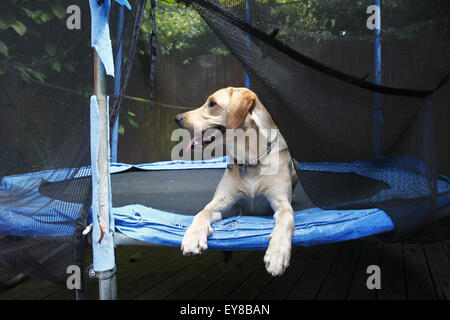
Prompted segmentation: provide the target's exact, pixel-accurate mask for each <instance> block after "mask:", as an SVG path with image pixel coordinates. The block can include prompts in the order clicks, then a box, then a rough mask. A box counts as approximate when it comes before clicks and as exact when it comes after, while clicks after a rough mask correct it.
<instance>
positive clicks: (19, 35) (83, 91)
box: [0, 1, 93, 284]
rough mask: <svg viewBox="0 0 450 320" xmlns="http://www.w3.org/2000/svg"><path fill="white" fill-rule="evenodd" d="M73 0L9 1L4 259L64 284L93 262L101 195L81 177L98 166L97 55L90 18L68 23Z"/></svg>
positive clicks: (0, 236) (0, 76)
mask: <svg viewBox="0 0 450 320" xmlns="http://www.w3.org/2000/svg"><path fill="white" fill-rule="evenodd" d="M13 2H14V4H13ZM71 4H72V3H71V2H70V1H61V2H59V3H58V4H50V3H49V2H46V1H32V2H31V1H3V2H2V3H1V4H0V12H1V14H0V24H1V25H2V27H1V28H0V29H1V30H0V39H1V40H0V47H2V50H1V51H2V54H0V122H1V126H0V137H1V138H0V155H1V156H0V181H1V183H0V264H1V265H2V266H4V267H7V268H9V269H11V270H14V271H15V272H21V273H24V274H26V275H29V276H33V277H38V278H41V279H45V280H49V281H53V282H57V283H61V284H63V283H65V282H66V278H67V276H68V275H67V274H66V270H67V267H68V266H69V265H78V266H80V267H82V268H83V259H84V253H83V239H82V237H81V232H82V231H83V230H84V228H85V226H86V222H87V217H88V213H89V208H90V203H91V192H90V189H91V182H90V178H88V179H86V180H84V182H83V183H79V181H78V180H77V179H75V178H76V177H80V176H89V174H90V169H89V168H88V167H87V166H89V165H90V151H89V96H90V94H91V93H92V89H91V88H92V71H91V70H92V64H93V63H92V61H93V57H92V49H91V48H90V30H89V28H87V25H85V24H83V25H82V28H81V29H79V30H78V29H74V30H69V29H68V28H67V27H66V8H67V7H69V6H70V5H71ZM79 8H80V9H81V11H80V14H81V16H82V17H83V18H84V19H85V20H86V21H85V23H87V21H88V19H87V18H88V17H89V5H88V3H87V2H83V3H82V4H79ZM80 70H84V71H83V72H79V71H80ZM53 182H59V184H58V188H54V187H52V186H51V183H53ZM69 195H70V196H69Z"/></svg>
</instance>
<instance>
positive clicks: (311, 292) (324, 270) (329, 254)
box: [287, 243, 342, 300]
mask: <svg viewBox="0 0 450 320" xmlns="http://www.w3.org/2000/svg"><path fill="white" fill-rule="evenodd" d="M341 246H342V244H341V243H334V244H329V245H326V246H324V247H323V249H322V250H320V251H319V252H318V253H317V255H315V256H314V258H313V261H312V262H311V264H310V265H309V266H308V268H307V270H306V271H305V272H304V274H303V275H302V276H301V277H300V279H299V281H298V282H297V283H296V285H295V287H294V288H293V289H292V291H291V292H289V294H288V296H287V299H289V300H292V299H295V300H301V299H307V300H312V299H315V298H316V297H317V294H318V293H319V291H320V289H321V287H322V285H323V283H324V281H325V279H326V277H327V275H328V273H329V271H330V269H331V267H332V266H333V264H334V262H335V260H336V257H337V255H338V253H339V251H340V248H341Z"/></svg>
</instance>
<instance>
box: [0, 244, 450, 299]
mask: <svg viewBox="0 0 450 320" xmlns="http://www.w3.org/2000/svg"><path fill="white" fill-rule="evenodd" d="M448 248H449V243H448V241H446V242H434V243H425V244H410V243H381V242H378V241H376V240H374V239H364V240H355V241H349V242H344V243H335V244H330V245H321V246H313V247H306V248H300V247H296V248H294V250H293V256H292V260H291V266H290V267H289V268H288V270H287V271H286V273H285V274H284V275H283V276H281V277H278V278H272V277H271V276H269V275H268V274H267V273H266V271H265V269H264V266H263V254H264V252H263V251H240V252H233V255H232V259H231V260H230V261H229V262H228V263H225V262H224V256H223V254H222V252H219V251H210V252H206V253H204V254H202V255H200V256H196V257H184V256H182V254H181V252H180V250H179V249H178V248H166V247H119V248H117V249H116V260H117V265H118V272H117V285H118V298H119V299H158V300H159V299H189V300H192V299H204V300H209V299H219V300H222V299H235V300H239V299H270V300H278V299H308V300H309V299H318V300H329V299H350V300H359V299H364V300H373V299H377V300H384V299H409V300H411V299H430V300H437V299H446V292H447V285H448V278H449V269H448V257H449V252H448ZM89 254H90V253H89V252H88V254H87V256H88V257H89V258H88V259H87V263H90V262H91V260H92V259H91V258H90V255H89ZM369 265H379V266H380V269H381V289H380V290H368V289H367V286H366V280H367V278H368V277H369V275H368V274H366V269H367V267H368V266H369ZM87 288H88V297H89V299H97V298H98V292H97V290H98V289H97V288H98V286H97V281H96V280H91V279H88V280H87ZM0 299H74V293H73V292H72V291H69V290H68V289H66V288H65V287H61V286H58V285H55V284H52V283H49V282H46V281H41V280H37V279H28V280H26V281H25V282H23V283H22V284H20V285H19V286H17V287H15V288H12V289H10V290H8V291H4V292H0Z"/></svg>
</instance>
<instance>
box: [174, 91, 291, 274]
mask: <svg viewBox="0 0 450 320" xmlns="http://www.w3.org/2000/svg"><path fill="white" fill-rule="evenodd" d="M175 121H176V123H177V125H178V126H179V127H181V128H185V129H188V130H190V131H191V132H194V130H196V129H198V128H200V132H202V133H205V132H206V131H207V130H208V129H217V130H215V131H216V132H221V133H225V135H224V137H223V139H224V140H222V143H224V144H225V149H226V150H227V155H228V156H229V158H230V159H232V161H231V163H230V165H229V166H228V169H226V170H225V173H224V175H223V177H222V179H221V180H220V182H219V184H218V186H217V189H216V192H215V194H214V197H213V199H212V200H211V202H209V203H208V204H207V205H206V206H205V208H204V209H203V210H202V211H200V212H199V213H198V214H196V215H195V217H194V219H193V222H192V224H191V226H190V227H189V228H188V230H187V231H186V234H185V235H184V238H183V241H182V245H181V250H182V251H183V254H184V255H193V254H199V253H201V252H202V251H203V250H206V249H207V248H208V245H207V238H208V236H209V235H211V234H212V228H211V224H212V223H214V222H216V221H218V220H220V219H222V217H223V212H224V211H225V210H227V209H228V208H230V207H231V206H233V205H236V204H237V205H240V206H242V208H243V209H244V210H248V209H249V208H250V211H251V210H252V208H253V207H252V204H254V200H255V199H256V197H257V196H258V197H260V196H262V197H264V198H265V199H266V200H267V201H268V203H269V204H270V206H271V207H272V209H273V212H275V214H274V218H275V222H276V223H275V227H274V229H273V231H272V233H271V235H270V241H269V246H268V248H267V250H266V253H265V256H264V263H265V266H266V270H267V271H268V272H269V274H271V275H273V276H277V275H281V274H282V273H283V272H284V271H285V269H286V268H287V267H288V266H289V261H290V257H291V242H292V234H293V231H294V216H293V210H292V206H291V201H292V195H293V190H294V189H295V186H296V184H297V175H296V172H295V169H294V165H293V162H292V159H291V156H290V153H289V150H288V147H287V145H286V142H285V140H284V139H283V137H282V136H281V134H280V133H279V131H278V129H277V126H276V125H275V123H274V121H273V120H272V118H271V116H270V114H269V113H268V112H267V110H266V108H265V107H264V106H263V104H262V103H261V101H260V100H259V99H258V97H257V96H256V94H255V93H254V92H252V91H250V90H248V89H247V88H232V87H229V88H224V89H221V90H218V91H217V92H215V93H214V94H212V95H211V96H210V97H209V98H208V99H207V100H206V102H205V104H204V105H203V106H201V107H200V108H198V109H195V110H192V111H189V112H185V113H182V114H179V115H177V116H176V117H175ZM237 129H241V131H240V132H241V134H242V132H247V131H253V132H255V133H256V135H255V136H256V142H255V140H254V141H250V143H249V140H248V139H247V140H239V139H238V138H236V136H233V135H231V134H230V132H235V131H237ZM249 129H250V130H249ZM230 130H233V131H230ZM201 136H203V138H202V137H201ZM205 136H206V134H202V135H200V137H199V136H197V137H194V139H192V141H191V143H190V145H189V147H190V146H191V145H192V144H197V143H199V140H200V143H202V145H203V146H206V145H208V144H210V143H211V142H212V141H215V140H216V142H217V141H220V140H219V137H216V136H214V135H211V134H209V135H208V137H205ZM237 136H239V135H237ZM236 140H238V142H237V143H232V142H234V141H236ZM256 144H257V145H258V147H252V146H253V145H256ZM261 146H264V147H261ZM248 204H249V205H250V207H249V206H248Z"/></svg>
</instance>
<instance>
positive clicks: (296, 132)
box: [189, 0, 449, 236]
mask: <svg viewBox="0 0 450 320" xmlns="http://www.w3.org/2000/svg"><path fill="white" fill-rule="evenodd" d="M189 3H191V4H192V6H193V7H194V8H195V9H196V10H197V11H198V12H199V13H200V15H201V16H202V18H203V19H204V20H205V21H206V22H207V23H208V25H209V26H210V27H211V29H213V30H214V32H215V33H216V34H217V36H218V37H219V38H220V40H221V41H222V42H223V43H225V45H226V46H227V48H228V49H229V50H230V51H231V52H232V54H233V55H234V56H235V57H237V59H238V60H239V61H240V62H241V63H242V64H243V65H244V66H245V68H246V71H247V72H248V74H249V75H250V83H251V89H252V90H254V91H255V92H256V93H257V94H258V95H259V97H260V99H261V100H262V102H263V104H264V105H265V106H266V108H267V109H268V110H269V112H270V113H271V115H272V116H273V118H274V120H275V122H276V123H277V125H278V126H279V128H280V130H281V133H282V134H283V136H284V137H285V139H286V141H287V143H288V146H289V148H290V151H291V154H292V155H293V157H294V158H295V159H296V160H297V161H298V162H299V163H300V164H299V166H298V170H297V173H298V176H299V178H300V182H301V183H302V185H303V187H304V189H305V191H306V193H307V194H308V196H309V197H310V199H311V200H312V201H313V202H314V203H315V204H316V205H317V206H319V207H322V208H355V207H378V208H382V209H384V210H385V211H386V212H388V214H389V215H390V216H391V218H392V220H393V221H394V224H395V226H396V235H397V236H400V235H403V234H405V233H407V232H410V231H413V230H415V229H416V228H417V227H419V226H423V224H424V223H425V222H427V221H428V219H430V218H431V217H432V213H433V212H434V210H435V209H436V208H435V204H436V190H437V189H436V170H437V169H436V154H435V150H436V149H435V138H434V126H433V106H432V98H431V91H430V90H428V89H433V88H435V87H436V86H438V84H439V80H440V79H442V78H443V77H444V76H445V72H448V68H447V67H448V61H446V60H445V59H446V58H442V57H441V59H439V62H437V61H429V60H426V61H427V62H429V63H431V64H432V65H433V68H430V65H428V67H427V69H428V70H430V69H433V72H430V71H428V72H426V73H425V74H421V76H420V80H417V75H416V74H415V72H417V70H413V69H415V68H411V69H409V68H401V67H400V68H399V67H392V68H391V69H389V68H387V69H388V71H387V72H386V73H387V74H388V76H391V77H392V78H394V75H398V74H399V79H396V80H388V81H386V80H384V81H382V82H381V84H380V85H374V83H373V82H372V81H370V79H366V80H361V79H359V78H358V77H357V75H364V74H365V73H366V72H369V73H370V71H371V70H372V69H373V60H374V53H373V46H374V45H373V37H374V36H371V35H370V33H368V32H366V36H363V35H361V34H360V33H361V31H360V32H359V33H358V32H356V31H354V30H352V29H351V26H350V29H347V28H346V26H345V24H344V25H339V24H338V23H339V22H340V21H345V20H346V19H349V17H348V14H349V12H347V9H345V10H343V9H344V8H346V7H345V6H343V5H341V4H340V5H338V6H337V8H336V11H335V12H334V13H333V17H334V20H333V22H332V23H331V25H332V26H333V28H331V29H332V30H327V29H328V28H327V27H326V26H320V25H317V26H315V27H316V29H317V30H314V28H313V27H311V30H309V36H308V33H306V34H305V32H303V33H302V32H300V33H298V34H295V33H294V34H293V33H292V30H293V28H294V27H291V26H290V24H289V21H288V17H289V15H290V13H292V12H295V11H296V10H302V8H303V9H305V3H308V4H310V5H311V6H313V7H315V8H316V10H317V11H319V10H323V11H324V12H322V14H321V13H320V12H319V13H318V12H317V11H316V13H315V15H316V16H323V17H326V16H327V12H326V8H325V7H326V6H325V7H321V6H320V4H321V3H322V4H326V3H327V2H326V1H323V2H321V1H317V2H316V1H306V2H300V3H296V4H294V3H290V4H279V3H272V4H268V3H265V2H262V1H261V2H259V1H247V2H245V1H240V2H236V5H234V3H232V2H224V1H219V2H212V1H200V0H198V1H195V0H194V1H189ZM370 4H371V3H370V2H368V1H367V2H364V5H361V8H366V7H367V6H369V5H370ZM252 5H254V8H255V13H254V15H253V11H252V10H251V8H252ZM330 5H331V3H330ZM385 6H386V7H387V9H386V11H387V12H388V13H387V14H388V16H389V13H391V14H392V15H393V14H394V13H395V12H394V11H395V10H391V11H389V6H387V5H385ZM249 8H250V10H249ZM420 8H421V6H420V4H419V3H416V7H414V6H411V9H409V8H408V10H410V13H411V14H410V15H406V16H402V19H405V20H404V21H408V23H407V25H403V24H402V23H401V21H400V22H399V21H395V24H394V19H393V18H392V19H391V21H392V23H393V25H392V26H388V27H386V28H387V29H388V30H390V31H391V32H386V34H383V42H384V41H386V42H387V43H388V44H389V41H391V42H396V47H397V48H402V49H404V50H407V49H410V46H411V45H412V44H416V45H417V42H420V41H421V39H423V38H424V37H425V35H427V34H428V33H427V31H429V32H430V33H429V34H428V35H432V34H434V33H433V32H432V31H430V30H420V28H419V27H420V26H421V25H426V26H427V27H426V29H433V28H441V29H440V32H439V35H435V34H434V36H433V37H434V38H435V39H436V41H438V42H439V40H438V39H440V40H442V41H443V42H445V43H446V45H445V46H443V50H442V52H441V54H442V53H444V52H446V50H448V41H446V40H444V38H445V37H447V36H448V13H449V6H448V4H445V3H442V7H439V10H438V11H436V13H437V16H433V17H434V18H436V25H434V21H435V20H433V19H434V18H433V19H432V18H430V12H428V11H425V12H420V10H421V9H420ZM328 9H330V8H328ZM305 10H307V11H308V10H309V9H307V8H306V9H305ZM384 10H385V9H384ZM430 10H431V9H430ZM283 12H284V13H283ZM383 12H384V11H383ZM306 16H307V14H306ZM276 17H278V18H276ZM280 17H282V18H284V19H286V20H285V21H288V23H287V24H284V25H283V27H281V28H280V30H281V31H283V32H281V31H280V33H281V34H280V39H283V38H284V40H285V42H282V41H279V40H278V36H277V35H276V32H277V31H276V30H275V32H273V31H274V29H272V28H275V27H279V25H278V24H277V23H276V22H275V23H274V20H277V19H278V21H282V18H280ZM291 17H295V14H291ZM297 17H299V16H297ZM300 17H302V16H301V15H300ZM303 17H305V16H303ZM363 17H365V16H364V15H363ZM252 18H254V19H256V23H255V26H256V27H253V26H252V25H251V23H250V21H253V20H252ZM306 18H307V17H305V19H306ZM419 18H420V19H419ZM280 19H281V20H280ZM408 19H409V20H408ZM445 19H446V20H445ZM350 20H352V19H350ZM443 21H445V24H444V25H445V27H444V28H442V23H443ZM297 22H298V21H291V24H292V25H295V24H296V23H297ZM353 22H354V21H347V23H349V24H350V23H353ZM364 22H365V21H359V23H363V25H364V26H365V23H364ZM336 25H337V26H338V27H336V28H337V29H336V30H340V31H339V32H338V33H336V32H335V29H334V27H335V26H336ZM430 25H431V26H430ZM438 26H439V27H438ZM407 27H409V28H407ZM392 28H393V29H395V30H391V29H392ZM271 29H272V30H271ZM360 29H361V28H360ZM417 29H419V30H417ZM363 30H364V27H363ZM409 30H413V31H409ZM265 31H267V32H265ZM366 31H368V30H366ZM269 33H272V35H269ZM311 34H318V35H319V36H320V35H323V36H325V35H327V36H328V37H329V38H330V40H329V41H331V43H328V40H326V37H325V38H324V39H320V38H316V39H315V40H317V41H319V42H320V41H322V42H325V43H324V44H321V45H318V44H316V45H310V46H309V48H310V50H315V51H316V53H315V54H313V55H312V57H311V56H306V55H303V54H302V53H301V52H299V51H296V50H294V49H292V48H293V47H295V46H293V45H291V46H288V45H286V43H287V44H289V43H295V44H296V46H297V47H298V48H302V47H304V46H306V45H305V43H308V41H311V38H312V36H311ZM345 36H349V37H350V40H349V41H347V40H346V38H345ZM358 36H359V37H360V38H358V40H355V39H356V38H357V37H358ZM402 36H403V37H404V38H402ZM308 38H309V39H308ZM438 46H439V45H438ZM327 47H328V48H329V49H330V51H328V53H329V54H328V57H329V59H330V60H327V59H321V56H322V55H327V52H323V50H324V49H325V50H327ZM369 47H372V49H371V51H368V50H366V49H367V48H369ZM387 51H388V52H387V54H386V55H383V59H386V60H387V65H388V66H389V64H392V60H394V59H395V61H396V62H397V63H399V62H400V61H401V60H400V59H401V57H399V56H398V52H397V51H395V52H390V48H389V49H388V50H387ZM383 52H384V51H383ZM410 54H412V53H411V52H410ZM344 57H345V60H347V61H349V62H350V64H352V65H353V66H354V67H355V68H354V70H351V71H352V73H348V71H349V70H345V69H346V67H345V66H341V65H340V64H339V63H340V62H341V61H339V60H338V59H339V58H341V59H342V58H344ZM333 58H334V60H333ZM324 60H325V61H324ZM412 60H413V59H409V61H412ZM327 62H331V63H329V64H328V63H327ZM345 62H346V61H344V65H345ZM363 62H364V63H363ZM422 63H423V64H425V61H422ZM440 63H441V64H442V65H440ZM371 65H372V66H371ZM357 68H359V70H356V69H357ZM419 69H420V68H419ZM383 70H384V68H383ZM401 73H404V74H405V75H406V76H404V75H402V74H401ZM427 73H428V74H427ZM431 74H432V75H431ZM406 78H407V79H406ZM423 78H427V79H428V81H427V82H426V83H422V86H420V89H421V90H412V88H414V87H416V86H417V84H418V83H419V81H423V80H424V79H423ZM383 79H384V78H383ZM388 79H389V78H388ZM402 79H406V81H404V82H401V81H400V80H402ZM431 79H433V80H434V81H432V80H431ZM392 84H395V85H396V87H399V88H393V87H390V85H392ZM400 88H402V89H400ZM405 88H406V89H405ZM445 101H448V97H446V98H443V100H441V101H438V102H437V103H438V104H439V103H443V104H445ZM435 103H436V102H435ZM447 130H448V129H447ZM446 134H447V135H448V131H447V133H446ZM444 170H448V168H445V169H444ZM386 176H389V183H385V181H386V179H383V177H386Z"/></svg>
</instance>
